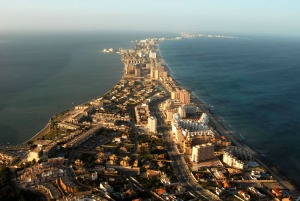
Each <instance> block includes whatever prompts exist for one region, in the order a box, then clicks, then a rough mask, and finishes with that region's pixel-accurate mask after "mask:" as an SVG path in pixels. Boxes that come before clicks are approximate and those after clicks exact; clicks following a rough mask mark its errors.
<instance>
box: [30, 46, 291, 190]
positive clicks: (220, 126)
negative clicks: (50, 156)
mask: <svg viewBox="0 0 300 201" xmlns="http://www.w3.org/2000/svg"><path fill="white" fill-rule="evenodd" d="M158 50H159V53H160V55H161V51H160V49H159V46H158ZM160 59H162V62H163V63H164V64H165V65H166V68H167V71H168V72H170V74H171V69H170V67H169V66H168V65H167V63H166V62H165V60H164V58H163V56H162V55H161V58H160ZM170 77H172V76H170ZM120 80H122V78H121V79H120ZM120 80H119V81H118V82H120ZM174 82H175V83H176V85H177V86H179V87H181V88H183V89H187V88H186V87H184V85H183V84H182V83H180V81H179V80H178V79H174ZM114 86H115V85H114ZM112 88H113V87H112ZM111 90H112V89H110V90H109V91H107V92H106V93H104V94H102V95H100V96H98V97H102V96H104V95H105V94H107V93H109V92H110V91H111ZM191 94H192V95H191V99H192V100H193V102H195V103H196V105H197V106H199V108H200V109H201V110H202V111H203V112H205V113H207V114H208V116H209V117H210V119H211V120H212V122H213V124H214V125H215V126H216V130H217V131H218V132H219V133H220V134H221V135H224V136H225V137H227V138H228V139H229V140H230V141H231V142H232V143H233V144H235V145H236V146H241V147H247V148H249V149H251V150H252V151H253V152H254V153H255V154H259V153H258V152H257V151H255V150H254V149H252V148H250V147H249V146H247V144H245V143H244V142H242V141H240V139H239V135H238V134H237V133H234V132H233V131H232V130H230V128H229V127H228V125H226V123H225V122H223V121H222V120H221V119H220V118H219V117H218V116H217V115H215V114H214V113H213V112H212V111H210V109H209V105H208V104H207V103H205V102H203V101H202V100H201V98H199V97H198V96H197V95H195V94H193V93H191ZM92 100H94V99H92ZM88 102H89V101H88ZM82 104H84V103H82ZM82 104H80V105H82ZM47 126H49V122H48V124H47V125H46V126H45V128H47ZM45 128H44V129H42V130H41V131H40V132H39V133H37V134H36V135H34V136H33V137H32V138H30V139H29V140H28V141H26V142H25V143H27V142H29V141H31V140H33V139H37V138H40V137H42V136H43V135H44V132H43V131H44V130H45ZM257 160H259V161H260V160H261V159H258V158H256V161H257ZM260 162H261V163H260V164H261V165H262V166H263V167H265V168H266V169H268V170H269V171H270V172H271V173H272V174H274V175H277V176H278V178H279V182H281V184H283V186H284V187H285V186H286V187H287V185H289V187H287V188H291V186H293V185H292V184H290V182H288V181H283V180H282V179H281V178H283V176H284V175H281V174H280V173H279V175H278V172H277V171H276V170H272V169H273V167H272V169H271V167H268V165H266V164H265V163H269V162H268V161H266V162H264V161H260Z"/></svg>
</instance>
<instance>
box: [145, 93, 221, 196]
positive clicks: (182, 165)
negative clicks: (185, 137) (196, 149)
mask: <svg viewBox="0 0 300 201" xmlns="http://www.w3.org/2000/svg"><path fill="white" fill-rule="evenodd" d="M163 100H165V98H164V99H159V100H156V101H152V102H151V104H150V105H149V109H150V112H151V114H152V115H154V116H155V117H156V118H157V125H158V128H157V129H158V132H159V133H163V137H164V140H165V142H166V148H167V151H168V153H169V156H170V158H171V160H172V166H173V169H174V171H175V174H176V175H177V178H178V180H179V182H180V183H181V184H182V185H183V186H184V187H185V188H186V189H187V190H188V191H190V192H191V193H192V194H193V195H194V196H195V197H196V198H197V199H199V200H221V199H220V198H219V197H218V196H217V195H215V194H213V193H212V192H210V191H209V190H207V189H204V188H202V187H201V186H200V185H199V183H198V181H197V180H196V179H195V177H194V176H193V174H192V172H191V171H190V169H189V167H188V165H187V164H186V162H185V160H184V157H183V155H182V154H180V153H179V150H178V148H177V145H176V142H175V140H174V137H173V135H172V132H171V128H170V126H168V125H167V124H166V122H165V120H164V118H163V117H162V114H161V112H160V111H159V103H161V102H162V101H163Z"/></svg>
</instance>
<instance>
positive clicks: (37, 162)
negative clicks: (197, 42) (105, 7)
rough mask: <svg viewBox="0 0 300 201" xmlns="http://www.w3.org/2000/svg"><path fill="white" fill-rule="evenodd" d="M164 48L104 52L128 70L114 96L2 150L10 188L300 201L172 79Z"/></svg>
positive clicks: (154, 44) (114, 196)
mask: <svg viewBox="0 0 300 201" xmlns="http://www.w3.org/2000/svg"><path fill="white" fill-rule="evenodd" d="M193 37H198V35H190V34H182V35H181V36H180V37H179V38H175V39H176V40H178V39H185V38H193ZM201 37H202V35H201ZM165 40H169V39H166V38H149V39H145V40H140V41H138V42H137V43H136V45H135V47H134V48H133V49H121V48H120V49H119V50H114V49H112V48H108V49H104V50H103V52H104V53H118V54H120V56H121V59H122V61H123V63H124V73H123V76H122V79H121V80H120V81H119V82H118V83H117V84H116V85H115V86H114V87H113V88H112V89H111V90H110V91H108V92H107V93H106V94H104V95H102V96H100V97H97V98H95V99H93V100H90V101H88V102H86V103H83V104H81V105H78V106H75V107H74V108H71V109H69V110H67V111H64V112H62V113H60V114H57V115H55V116H54V117H52V118H51V119H50V121H49V123H48V124H47V126H46V127H45V128H44V129H43V130H42V131H41V132H39V133H38V134H37V135H35V136H34V137H33V138H31V139H30V140H29V141H28V142H27V143H26V144H23V145H20V146H3V147H1V150H0V154H1V155H0V156H1V158H0V159H1V160H0V162H1V163H2V164H1V165H3V166H6V167H10V169H11V170H12V172H13V177H12V181H13V183H14V185H16V186H17V187H18V188H21V189H30V190H34V191H39V192H41V193H43V194H44V195H45V196H46V197H48V199H58V200H59V199H60V200H64V199H83V198H87V197H89V198H91V199H95V200H97V199H98V200H128V199H132V200H133V199H137V200H138V199H139V200H143V199H147V198H151V199H154V200H190V199H194V200H250V199H252V200H255V199H260V200H270V199H296V198H297V196H299V192H298V191H297V190H296V189H295V188H294V186H293V185H292V184H291V183H290V182H289V181H287V180H286V179H285V178H284V177H282V176H281V175H279V174H278V172H277V171H276V169H273V168H272V167H269V166H268V165H267V164H266V162H265V161H264V159H262V158H261V156H260V155H259V154H258V153H256V152H255V151H254V150H252V149H250V148H249V147H247V146H246V145H245V144H244V143H243V142H241V141H240V140H239V139H238V138H236V137H235V135H234V133H232V131H230V130H229V129H228V128H227V127H226V126H224V125H223V124H222V122H221V121H220V120H219V119H218V118H217V117H216V116H215V115H214V114H213V113H211V111H210V110H209V108H208V107H207V105H205V104H204V103H203V102H202V101H201V100H200V99H199V98H198V97H196V96H194V95H192V94H191V92H190V91H188V90H186V89H185V88H184V87H183V86H181V85H180V84H178V82H176V80H174V79H173V78H172V77H171V76H170V71H169V69H168V67H167V66H166V65H165V62H164V60H163V58H162V57H161V55H160V54H159V44H160V43H161V42H163V41H165Z"/></svg>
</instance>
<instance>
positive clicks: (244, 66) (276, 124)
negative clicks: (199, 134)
mask: <svg viewBox="0 0 300 201" xmlns="http://www.w3.org/2000/svg"><path fill="white" fill-rule="evenodd" d="M160 49H161V52H162V55H163V56H164V58H165V60H166V62H167V63H168V65H169V67H170V70H171V72H172V74H173V76H174V77H175V78H176V79H178V80H179V81H180V82H181V83H182V84H183V85H184V86H186V87H187V88H189V89H190V90H191V91H192V92H194V93H195V94H196V95H197V96H198V97H200V98H201V99H202V100H204V101H205V102H206V103H208V104H209V105H211V107H212V110H213V111H214V113H216V114H217V115H218V116H220V117H221V118H222V119H223V120H224V121H225V122H226V124H227V125H229V126H230V127H231V129H233V130H234V131H235V132H236V133H237V134H239V135H241V136H242V137H243V140H244V141H245V142H246V143H247V144H248V145H250V146H251V147H253V148H255V149H256V150H258V151H259V152H260V153H263V154H264V155H266V157H267V158H268V159H269V160H271V161H272V162H273V163H274V164H276V166H278V167H279V169H280V170H281V171H283V172H284V173H285V174H286V175H288V177H289V178H292V179H293V180H296V181H297V182H298V185H299V184H300V182H299V181H300V146H299V145H300V104H299V103H300V56H299V53H300V42H299V41H296V40H291V39H284V38H281V39H274V38H272V39H270V38H269V39H268V38H257V37H256V38H252V39H251V40H242V39H213V38H212V39H209V38H201V39H199V38H198V39H191V40H181V41H166V42H164V43H162V44H161V46H160Z"/></svg>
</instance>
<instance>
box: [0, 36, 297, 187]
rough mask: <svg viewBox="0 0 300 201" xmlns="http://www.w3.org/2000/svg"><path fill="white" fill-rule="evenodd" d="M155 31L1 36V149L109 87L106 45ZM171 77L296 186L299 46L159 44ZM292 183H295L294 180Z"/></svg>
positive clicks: (113, 71)
mask: <svg viewBox="0 0 300 201" xmlns="http://www.w3.org/2000/svg"><path fill="white" fill-rule="evenodd" d="M162 35H163V36H167V35H166V34H160V35H159V34H157V33H108V32H106V33H104V32H103V33H76V34H70V33H69V34H51V35H50V34H49V35H46V34H35V35H33V34H31V35H20V34H19V35H17V34H15V35H12V34H9V35H3V34H2V35H0V144H6V143H7V142H10V143H13V144H18V143H22V142H23V141H25V140H27V139H29V138H30V137H31V136H33V135H34V134H35V133H36V132H38V131H39V130H40V129H42V128H43V126H44V125H45V124H46V123H47V121H48V120H49V118H50V117H51V116H53V115H54V114H57V113H59V112H61V111H63V110H66V109H69V108H71V107H73V106H74V105H76V104H79V103H82V102H85V101H87V100H90V99H92V98H94V97H96V96H99V95H101V94H103V93H105V92H106V91H107V90H109V89H110V88H111V87H112V86H113V85H114V84H115V83H116V82H118V80H119V79H120V77H121V74H122V70H123V65H122V63H121V61H120V57H119V55H116V54H102V53H99V52H98V51H99V50H102V49H103V48H107V47H113V48H119V47H123V48H129V47H131V46H132V45H133V43H131V42H130V41H132V40H136V39H143V38H146V37H153V36H162ZM160 47H161V52H162V54H163V56H164V58H165V60H166V62H167V63H168V65H169V67H170V69H171V71H172V73H173V76H174V77H175V78H177V79H178V80H180V82H182V83H183V84H184V86H186V87H187V88H189V89H190V90H191V91H193V92H194V93H195V94H196V95H198V96H199V97H200V98H201V99H202V100H204V101H205V102H207V103H208V104H210V105H211V106H212V107H213V108H212V109H213V111H214V112H215V113H216V114H218V115H219V116H220V117H222V119H223V120H224V121H225V122H226V123H227V124H228V125H230V126H231V129H233V130H234V131H235V132H237V133H238V134H240V135H242V136H243V137H244V141H245V142H247V143H248V144H249V145H251V146H252V147H254V148H255V149H256V150H258V151H259V152H261V153H263V154H265V155H266V156H267V158H269V159H271V160H272V161H273V162H274V163H275V164H276V165H277V166H278V167H280V169H281V170H282V171H283V172H284V173H286V175H288V176H289V177H290V178H293V179H294V180H298V181H300V173H299V172H300V146H299V143H300V134H299V130H300V126H299V125H300V104H299V103H300V90H299V88H300V79H299V77H300V57H299V53H300V42H299V41H293V40H287V39H267V38H264V39H262V38H253V39H252V40H239V39H205V38H203V39H192V40H182V41H165V42H164V43H162V44H161V46H160ZM298 184H299V183H298Z"/></svg>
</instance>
